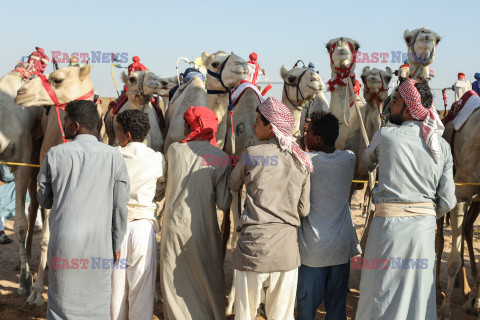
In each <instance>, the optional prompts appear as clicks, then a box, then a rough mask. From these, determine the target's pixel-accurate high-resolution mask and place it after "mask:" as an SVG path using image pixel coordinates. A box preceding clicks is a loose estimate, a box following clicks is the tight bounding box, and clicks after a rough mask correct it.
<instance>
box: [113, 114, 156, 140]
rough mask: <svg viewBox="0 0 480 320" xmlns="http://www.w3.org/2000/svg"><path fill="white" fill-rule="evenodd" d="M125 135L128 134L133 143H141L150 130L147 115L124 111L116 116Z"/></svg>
mask: <svg viewBox="0 0 480 320" xmlns="http://www.w3.org/2000/svg"><path fill="white" fill-rule="evenodd" d="M117 121H118V123H120V124H121V125H122V128H123V131H124V132H125V133H127V132H130V134H131V135H132V140H133V142H142V141H143V140H145V138H146V137H147V134H148V131H149V130H150V120H149V119H148V114H146V113H143V112H142V111H140V110H125V111H123V112H121V113H119V114H118V115H117Z"/></svg>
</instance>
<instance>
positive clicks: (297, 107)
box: [283, 60, 308, 111]
mask: <svg viewBox="0 0 480 320" xmlns="http://www.w3.org/2000/svg"><path fill="white" fill-rule="evenodd" d="M299 62H301V63H303V61H302V60H298V61H297V63H295V65H294V66H293V68H296V67H297V65H298V63H299ZM302 68H305V71H303V72H302V73H301V74H300V76H299V77H298V79H297V82H296V83H288V82H284V85H283V92H284V93H285V97H286V98H287V100H288V102H290V104H291V105H292V106H294V107H295V108H296V109H297V110H299V111H302V108H300V106H301V105H302V104H301V103H300V101H303V102H305V97H304V96H303V93H302V90H300V83H301V82H302V78H303V76H304V75H305V73H307V71H308V68H306V67H305V63H303V67H302ZM287 86H288V87H293V88H295V89H297V92H296V96H297V102H298V106H297V105H296V104H295V103H293V102H292V100H290V98H289V97H288V90H287ZM299 96H300V98H301V100H300V99H299Z"/></svg>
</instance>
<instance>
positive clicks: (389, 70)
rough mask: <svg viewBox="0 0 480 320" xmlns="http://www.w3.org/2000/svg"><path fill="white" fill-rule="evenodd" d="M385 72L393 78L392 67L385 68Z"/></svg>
mask: <svg viewBox="0 0 480 320" xmlns="http://www.w3.org/2000/svg"><path fill="white" fill-rule="evenodd" d="M385 71H387V73H388V74H389V75H390V76H391V75H392V69H390V67H385Z"/></svg>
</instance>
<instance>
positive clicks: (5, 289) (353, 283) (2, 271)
mask: <svg viewBox="0 0 480 320" xmlns="http://www.w3.org/2000/svg"><path fill="white" fill-rule="evenodd" d="M353 215H354V222H355V225H356V226H357V233H358V235H359V237H360V236H361V232H362V231H363V223H364V219H363V218H362V217H361V212H360V210H353ZM6 226H7V230H6V232H7V234H8V235H10V236H12V232H13V229H12V226H13V221H12V220H9V221H7V223H6ZM478 228H479V226H478V224H476V225H475V232H474V247H475V256H476V258H477V259H478V258H479V255H480V252H479V251H480V242H479V235H478V232H477V230H478ZM450 230H451V229H450V228H449V227H446V228H445V235H446V243H445V250H444V254H443V256H442V273H441V278H440V279H441V284H442V288H443V289H445V287H446V283H447V273H446V259H447V258H448V253H449V252H450V248H451V246H450V243H451V240H450V238H449V237H450ZM157 238H158V237H157ZM12 239H13V237H12ZM39 242H40V235H39V234H36V235H35V236H34V246H33V259H32V261H33V263H32V264H33V265H32V270H36V269H37V265H38V257H39V253H40V249H39ZM230 260H231V252H228V254H227V259H226V264H225V270H226V283H227V288H229V287H230V284H231V279H232V270H231V268H230ZM17 263H18V246H17V243H16V242H13V243H11V244H8V245H2V246H0V319H1V320H10V319H11V320H23V319H45V315H46V304H45V305H44V306H43V307H41V308H31V307H29V306H27V305H25V304H24V302H25V300H26V297H19V296H18V295H17V288H18V276H19V274H18V271H16V270H15V267H16V266H17ZM466 267H467V275H468V277H469V283H470V284H472V283H473V280H472V278H471V275H470V262H469V259H468V257H466ZM359 285H360V270H352V271H351V274H350V288H351V290H352V293H351V294H349V295H348V298H347V315H348V317H350V318H351V319H355V310H356V308H357V303H358V297H359V293H358V288H359ZM45 289H47V287H45ZM44 298H45V301H46V299H47V294H46V293H44ZM461 303H462V298H461V292H460V289H455V290H454V293H453V297H452V319H465V320H469V319H475V318H474V317H472V316H469V315H467V314H465V313H464V312H463V311H462V310H461V309H460V306H461ZM322 310H323V306H322V307H321V308H320V309H319V311H318V312H317V317H316V319H324V318H325V313H324V312H323V311H322ZM154 313H155V316H154V319H163V313H162V306H161V304H159V305H157V306H156V307H155V311H154ZM231 319H233V317H232V318H231ZM258 319H263V318H261V317H259V318H258Z"/></svg>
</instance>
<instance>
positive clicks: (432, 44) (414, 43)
mask: <svg viewBox="0 0 480 320" xmlns="http://www.w3.org/2000/svg"><path fill="white" fill-rule="evenodd" d="M403 38H404V40H405V43H406V44H407V46H408V61H409V69H410V76H411V77H412V78H414V79H415V80H420V79H429V78H430V64H432V62H433V60H434V59H435V50H436V47H437V45H438V43H439V42H440V39H441V38H440V36H439V35H438V34H436V33H435V32H433V31H432V30H430V29H428V28H427V27H423V28H418V29H415V30H412V31H409V30H408V29H407V30H405V32H404V33H403Z"/></svg>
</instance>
